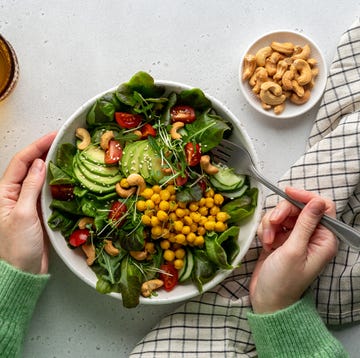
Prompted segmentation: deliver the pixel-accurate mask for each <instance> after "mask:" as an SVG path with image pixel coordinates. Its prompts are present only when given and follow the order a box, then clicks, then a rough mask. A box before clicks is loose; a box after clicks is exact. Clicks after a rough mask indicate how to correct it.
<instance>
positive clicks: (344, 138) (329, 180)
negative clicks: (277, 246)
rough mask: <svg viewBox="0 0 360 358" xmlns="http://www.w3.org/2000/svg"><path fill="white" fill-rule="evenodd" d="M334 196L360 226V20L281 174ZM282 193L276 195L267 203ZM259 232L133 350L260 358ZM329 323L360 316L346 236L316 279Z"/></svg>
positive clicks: (343, 214)
mask: <svg viewBox="0 0 360 358" xmlns="http://www.w3.org/2000/svg"><path fill="white" fill-rule="evenodd" d="M286 185H292V186H295V187H299V188H305V189H307V190H310V191H314V192H317V193H319V194H320V195H322V196H326V197H329V198H332V199H333V200H334V201H335V202H336V206H337V215H338V217H339V218H341V219H342V220H343V221H345V222H346V223H348V224H350V225H352V226H354V227H357V228H358V229H359V230H360V21H359V20H358V21H356V22H355V23H354V24H353V25H352V27H351V28H350V29H349V30H348V31H347V32H346V33H345V34H344V35H343V37H342V38H341V41H340V43H339V46H338V48H337V54H336V57H335V59H334V61H333V63H332V65H331V68H330V72H329V77H328V82H327V86H326V89H325V93H324V96H323V100H322V103H321V106H320V109H319V112H318V115H317V118H316V121H315V123H314V126H313V128H312V131H311V134H310V137H309V140H308V144H307V149H306V153H305V154H304V155H303V156H302V157H301V158H300V159H299V160H298V161H297V162H296V163H295V164H294V165H293V166H292V167H291V168H290V170H289V171H288V172H287V173H286V174H285V175H284V176H283V178H282V179H281V180H280V181H279V186H280V187H285V186H286ZM277 200H278V197H277V196H276V195H270V196H269V197H268V198H267V200H266V202H265V207H266V208H270V207H273V206H274V205H275V204H276V202H277ZM259 250H260V244H259V242H258V240H257V239H255V240H254V243H253V245H252V247H251V249H250V250H249V252H248V254H247V255H246V257H245V260H244V261H243V264H242V267H241V268H240V269H238V270H236V271H235V272H234V273H233V274H232V275H231V276H230V277H229V278H227V279H226V280H225V281H224V282H223V283H222V284H220V285H219V286H218V287H216V288H215V289H214V290H212V291H210V292H207V293H205V294H203V295H201V296H199V297H197V298H195V299H192V300H190V301H188V302H187V303H185V304H183V305H182V306H180V307H179V308H178V309H177V310H176V311H175V312H173V313H172V314H170V315H169V316H167V317H165V318H164V319H163V320H161V321H160V323H159V324H158V325H157V326H156V327H155V328H154V329H153V330H152V331H151V332H150V333H149V334H148V335H147V336H146V337H145V338H144V339H143V340H142V341H141V342H140V343H139V344H138V345H137V346H136V347H135V349H134V351H133V353H132V355H131V357H139V356H141V357H157V358H158V357H168V356H171V357H177V356H179V357H192V356H196V357H206V358H208V357H224V356H226V357H234V356H243V357H255V356H256V355H257V353H256V350H255V347H254V344H253V340H252V336H251V332H250V329H249V326H248V323H247V320H246V313H247V312H248V311H249V309H250V302H249V296H248V285H249V281H250V277H251V273H252V271H253V269H254V265H255V262H256V259H257V257H258V254H259ZM313 288H314V291H315V295H316V302H317V307H318V310H319V312H320V314H321V316H322V317H323V319H324V321H325V322H326V323H328V324H342V323H348V322H353V321H357V320H359V319H360V257H359V252H358V251H356V250H353V249H351V248H349V247H348V246H347V245H346V244H344V243H340V246H339V253H338V255H337V257H336V258H335V259H334V260H333V261H332V262H331V263H330V265H329V266H328V267H327V268H326V270H325V271H324V272H323V273H322V275H321V277H320V278H319V279H318V280H317V281H316V282H315V283H314V286H313Z"/></svg>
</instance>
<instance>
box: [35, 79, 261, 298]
mask: <svg viewBox="0 0 360 358" xmlns="http://www.w3.org/2000/svg"><path fill="white" fill-rule="evenodd" d="M156 84H157V85H162V86H165V88H166V90H167V92H180V91H181V90H184V89H190V88H192V87H189V86H186V85H183V84H180V83H175V82H170V81H156ZM115 90H116V88H112V89H109V90H108V91H105V92H103V93H100V94H98V95H96V96H95V97H94V98H92V99H90V100H89V101H87V102H86V103H85V104H83V105H81V106H80V108H79V109H78V110H77V111H75V113H74V114H73V115H71V117H70V118H69V119H68V120H67V121H66V122H65V123H64V124H63V126H62V127H61V128H60V130H59V132H58V134H57V136H56V138H55V141H54V142H53V144H52V146H51V148H50V150H49V153H48V155H47V159H46V162H47V165H48V164H49V162H50V161H54V159H55V155H56V151H57V149H58V147H59V146H60V145H61V144H62V143H75V137H74V133H75V130H76V128H78V127H84V126H86V114H87V112H88V110H89V109H90V108H91V106H92V105H93V103H94V102H95V101H96V99H98V98H100V97H101V96H102V95H104V94H105V93H108V92H112V91H115ZM206 96H207V98H208V99H209V100H210V101H211V102H212V105H213V108H214V109H215V110H216V112H217V113H218V114H219V115H220V116H222V117H223V118H225V119H227V120H229V121H230V122H231V123H232V124H233V126H234V131H233V134H232V137H231V138H232V139H233V140H234V141H237V142H240V143H243V144H244V145H245V146H246V147H247V149H248V150H249V152H250V153H251V156H252V158H253V160H254V162H255V163H258V158H257V155H256V152H255V149H254V146H253V144H252V142H251V140H250V137H249V136H248V134H247V133H246V131H245V129H244V127H243V126H242V124H241V123H240V122H239V120H238V119H237V118H236V117H235V116H234V115H233V114H232V113H231V112H230V111H229V110H228V109H227V108H226V107H225V106H224V105H223V104H221V103H220V102H219V101H218V100H216V99H215V98H213V97H211V96H209V95H207V94H206ZM251 185H252V187H257V188H258V189H259V195H258V203H257V208H256V210H255V212H254V214H253V215H252V217H251V218H250V219H249V220H247V221H246V222H245V223H244V224H242V225H241V230H240V234H239V245H240V252H239V254H238V256H237V257H236V259H235V260H234V262H233V265H234V266H237V265H238V264H239V263H240V262H241V260H242V259H243V257H244V256H245V254H246V252H247V251H248V249H249V246H250V244H251V242H252V240H253V238H254V237H255V233H256V229H257V226H258V224H259V222H260V217H261V210H262V201H263V196H262V190H261V187H260V185H259V184H258V183H257V182H256V181H254V180H252V179H251ZM51 200H52V197H51V193H50V187H49V178H47V181H46V183H45V185H44V187H43V190H42V195H41V208H42V215H43V220H44V223H45V227H46V230H47V233H48V235H49V238H50V241H51V244H52V246H53V247H54V249H55V251H56V252H57V254H58V255H59V256H60V258H61V259H62V260H63V262H64V263H65V264H66V266H67V267H68V268H69V269H70V270H71V271H72V272H73V273H74V274H75V275H77V276H78V277H79V278H80V279H81V280H83V281H84V282H86V283H87V284H88V285H90V286H91V287H93V288H95V287H96V282H97V278H96V275H95V273H94V272H93V271H92V270H91V268H90V267H89V266H87V264H86V260H85V256H84V255H83V253H82V252H81V250H79V249H75V250H72V249H70V248H69V247H68V245H67V243H66V241H65V239H64V238H63V236H62V235H61V234H60V233H59V232H56V231H53V230H51V229H50V228H49V227H48V225H46V223H47V220H48V218H49V217H50V215H51V210H50V208H49V205H50V202H51ZM230 273H231V270H220V271H218V273H217V274H216V276H215V277H214V278H213V279H212V280H211V281H209V282H207V283H206V284H204V286H203V289H204V292H205V291H207V290H209V289H211V288H213V287H214V286H216V285H217V284H219V283H220V282H221V281H223V280H224V279H225V278H226V277H227V276H228V275H230ZM110 295H111V296H113V297H115V298H118V299H121V294H119V293H111V294H110ZM197 295H199V291H198V289H197V288H196V286H195V285H194V284H192V283H186V284H179V285H178V286H176V287H175V288H174V289H173V290H172V291H170V292H166V291H165V290H162V289H161V290H159V291H158V295H157V296H154V297H151V298H143V297H140V303H141V304H168V303H174V302H181V301H184V300H187V299H190V298H192V297H195V296H197Z"/></svg>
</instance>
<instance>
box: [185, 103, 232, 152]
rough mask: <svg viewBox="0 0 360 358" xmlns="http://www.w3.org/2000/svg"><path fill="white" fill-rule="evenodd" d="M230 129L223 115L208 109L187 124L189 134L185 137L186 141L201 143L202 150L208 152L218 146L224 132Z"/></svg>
mask: <svg viewBox="0 0 360 358" xmlns="http://www.w3.org/2000/svg"><path fill="white" fill-rule="evenodd" d="M230 130H231V128H230V126H229V125H228V124H227V123H226V122H225V121H224V120H223V119H222V118H221V117H219V116H218V115H216V114H213V113H210V110H207V111H205V112H203V113H202V114H201V115H200V116H198V117H197V120H196V121H194V122H193V123H190V124H187V125H186V131H187V134H186V135H185V136H184V138H183V139H184V142H196V143H199V144H201V151H202V152H203V153H206V152H208V151H209V150H211V149H213V148H215V147H216V146H218V145H219V143H220V142H221V140H222V138H223V136H224V132H226V131H230Z"/></svg>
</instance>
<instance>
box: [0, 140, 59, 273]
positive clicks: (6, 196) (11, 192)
mask: <svg viewBox="0 0 360 358" xmlns="http://www.w3.org/2000/svg"><path fill="white" fill-rule="evenodd" d="M55 135H56V133H50V134H48V135H46V136H44V137H42V138H40V139H38V140H37V141H36V142H34V143H32V144H31V145H29V146H28V147H27V148H25V149H23V150H22V151H21V152H19V153H17V154H16V155H15V156H14V157H13V159H12V160H11V161H10V163H9V165H8V167H7V169H6V170H5V173H4V175H3V176H2V177H1V179H0V259H2V260H5V261H7V262H8V263H10V264H11V265H13V266H15V267H17V268H19V269H21V270H23V271H27V272H31V273H46V272H47V269H48V256H47V250H46V245H45V243H44V234H43V228H42V225H41V221H40V219H39V215H38V212H37V201H38V197H39V194H40V191H41V188H42V185H43V183H44V180H45V173H46V169H45V163H44V161H43V160H42V159H40V158H41V157H42V156H43V155H44V154H45V153H46V152H47V151H48V149H49V147H50V145H51V143H52V142H53V140H54V138H55Z"/></svg>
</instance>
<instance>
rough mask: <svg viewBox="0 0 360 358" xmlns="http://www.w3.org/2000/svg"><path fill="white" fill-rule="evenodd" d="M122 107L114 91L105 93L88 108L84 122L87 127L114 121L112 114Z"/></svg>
mask: <svg viewBox="0 0 360 358" xmlns="http://www.w3.org/2000/svg"><path fill="white" fill-rule="evenodd" d="M122 108H123V106H122V104H121V102H120V101H119V100H118V98H117V96H116V95H115V94H114V93H111V92H110V93H106V94H105V95H103V96H102V97H101V98H99V99H98V100H97V101H96V102H95V103H94V104H93V105H92V107H91V109H90V110H89V112H88V114H87V116H86V123H87V125H88V126H89V127H92V126H95V125H99V124H102V123H109V122H113V121H114V114H115V112H116V111H120V110H121V109H122Z"/></svg>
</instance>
